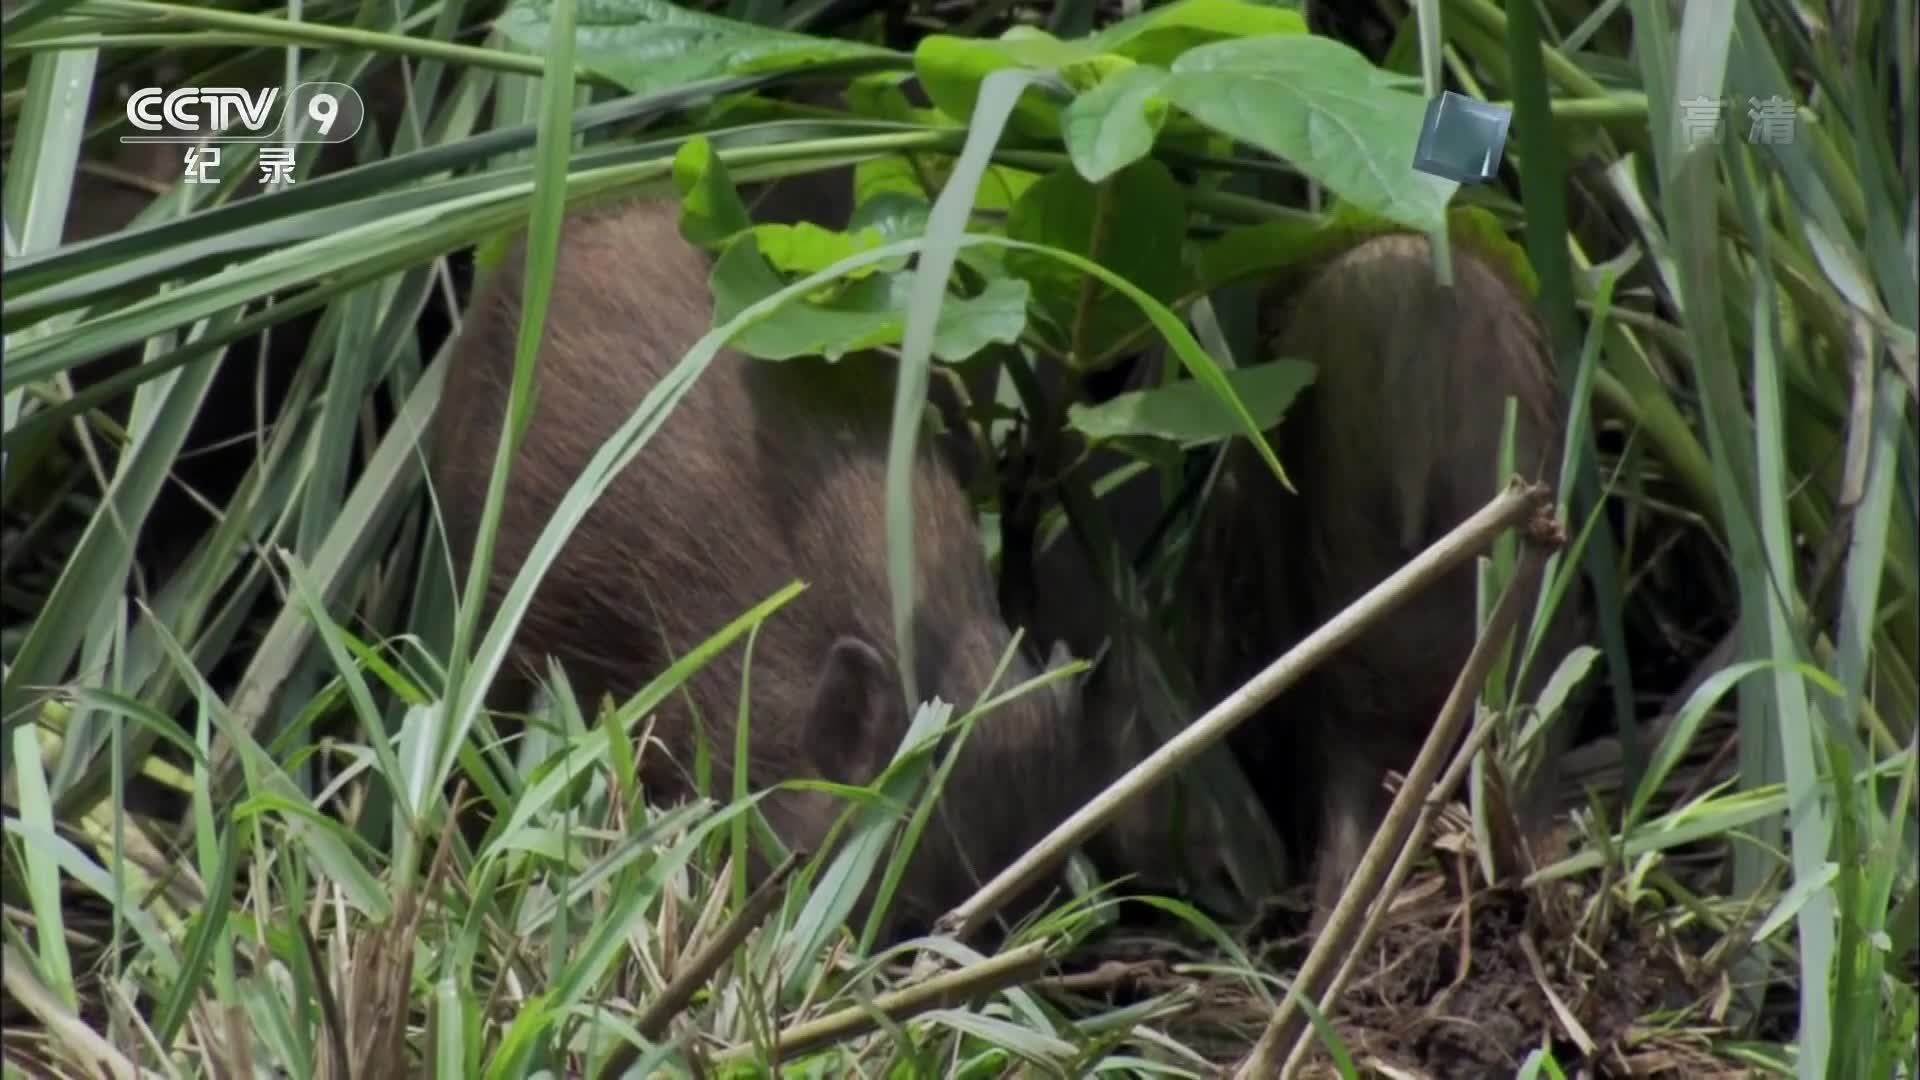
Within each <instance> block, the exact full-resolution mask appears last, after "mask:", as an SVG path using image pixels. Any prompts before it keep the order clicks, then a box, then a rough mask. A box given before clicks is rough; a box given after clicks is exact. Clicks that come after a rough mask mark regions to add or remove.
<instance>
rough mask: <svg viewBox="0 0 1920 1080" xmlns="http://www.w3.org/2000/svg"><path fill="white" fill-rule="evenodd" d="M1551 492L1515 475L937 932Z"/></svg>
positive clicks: (1023, 882)
mask: <svg viewBox="0 0 1920 1080" xmlns="http://www.w3.org/2000/svg"><path fill="white" fill-rule="evenodd" d="M1551 495H1552V492H1551V489H1549V488H1548V487H1547V486H1546V485H1544V484H1532V485H1528V484H1525V483H1523V482H1521V481H1520V480H1518V479H1517V478H1516V479H1515V480H1513V481H1511V482H1509V483H1508V485H1507V488H1506V490H1505V491H1502V492H1501V493H1500V494H1499V495H1496V496H1495V497H1494V498H1493V501H1491V502H1489V503H1488V504H1487V505H1486V506H1485V507H1483V508H1482V509H1481V510H1480V511H1479V512H1478V513H1476V514H1474V515H1473V516H1472V517H1470V518H1468V519H1467V520H1466V521H1464V522H1462V523H1461V524H1460V526H1459V527H1458V528H1456V529H1454V530H1453V531H1452V532H1450V533H1448V534H1447V535H1445V536H1443V537H1441V538H1440V539H1439V540H1437V541H1435V542H1434V543H1433V545H1432V546H1431V547H1428V548H1427V549H1426V550H1425V551H1423V552H1421V553H1420V554H1419V555H1417V556H1415V557H1414V559H1413V560H1412V561H1411V562H1409V563H1407V564H1406V565H1405V566H1403V567H1401V568H1400V569H1399V570H1397V571H1395V572H1394V573H1393V574H1392V575H1391V576H1389V577H1388V578H1387V579H1386V580H1385V581H1382V582H1381V583H1380V584H1378V585H1376V586H1374V587H1373V588H1372V589H1371V590H1369V591H1368V592H1367V593H1366V594H1365V595H1363V596H1361V597H1360V598H1359V599H1358V600H1355V601H1354V602H1353V603H1352V604H1350V605H1348V606H1347V608H1346V609H1345V610H1344V611H1342V612H1340V613H1339V614H1338V615H1335V616H1334V617H1333V618H1332V619H1329V620H1328V621H1327V622H1326V623H1325V624H1324V625H1322V626H1321V627H1320V628H1319V629H1318V630H1315V631H1314V632H1313V633H1312V634H1309V635H1308V636H1307V637H1306V638H1305V639H1303V640H1302V641H1301V642H1300V643H1299V644H1297V645H1295V646H1294V647H1293V648H1291V649H1289V650H1287V652H1286V653H1285V654H1284V655H1282V656H1281V657H1280V658H1279V659H1278V660H1275V661H1274V662H1273V663H1272V664H1270V665H1268V666H1267V668H1266V670H1264V671H1262V672H1261V673H1260V674H1258V675H1256V676H1254V677H1253V679H1252V680H1251V681H1249V682H1248V683H1247V684H1246V685H1245V686H1242V687H1241V688H1240V689H1238V690H1236V691H1234V692H1233V693H1232V694H1229V695H1228V696H1227V697H1226V699H1225V700H1223V701H1221V702H1220V704H1218V705H1215V706H1214V707H1213V708H1212V709H1210V710H1208V712H1207V713H1206V715H1204V716H1202V717H1201V718H1200V719H1198V720H1196V721H1194V722H1193V723H1192V724H1191V725H1189V726H1188V727H1187V729H1186V730H1184V731H1182V732H1180V734H1178V735H1175V736H1174V737H1173V738H1171V739H1168V740H1167V741H1166V742H1165V743H1164V744H1162V745H1161V747H1160V749H1158V750H1156V751H1154V752H1153V753H1152V754H1150V755H1148V757H1147V758H1146V760H1144V761H1142V762H1140V763H1139V764H1138V765H1135V766H1134V767H1133V768H1132V769H1129V770H1128V771H1127V773H1126V775H1124V776H1122V777H1120V778H1119V779H1118V780H1115V781H1114V782H1113V783H1112V784H1110V785H1108V786H1107V789H1106V790H1105V791H1103V792H1101V793H1100V794H1099V795H1098V796H1096V797H1095V798H1094V799H1093V800H1092V801H1091V802H1089V803H1087V805H1085V806H1083V807H1081V808H1080V809H1079V811H1077V812H1076V813H1074V814H1073V816H1071V817H1069V818H1067V820H1066V821H1063V822H1061V823H1060V825H1059V826H1057V827H1056V828H1055V829H1054V830H1053V831H1052V832H1051V833H1049V834H1047V836H1046V838H1045V839H1043V840H1041V841H1040V842H1039V843H1037V844H1035V845H1034V846H1033V847H1032V848H1031V849H1029V850H1028V851H1027V853H1026V854H1025V855H1022V856H1021V857H1020V858H1019V859H1017V860H1015V861H1014V863H1013V865H1011V866H1009V867H1007V868H1006V869H1005V870H1002V871H1001V872H1000V874H999V876H997V877H995V878H994V879H993V880H992V881H989V882H988V883H987V884H986V885H984V886H982V887H981V888H980V890H979V891H978V892H976V893H974V894H973V896H971V897H969V898H968V899H967V901H966V902H965V903H963V904H961V905H960V906H959V907H957V908H954V909H953V910H952V911H950V912H948V913H947V914H946V915H945V916H943V917H942V918H941V919H940V923H939V926H938V932H943V933H948V934H951V935H953V936H954V937H956V938H961V939H965V938H966V937H967V936H969V935H971V934H972V933H974V932H975V931H976V930H978V929H979V928H980V926H981V924H982V923H984V922H985V921H986V920H987V919H989V918H991V917H992V916H993V914H994V913H995V912H997V911H999V910H1000V908H1001V907H1002V906H1003V905H1004V904H1006V903H1007V901H1008V900H1010V899H1011V898H1012V897H1015V896H1018V895H1020V894H1021V893H1022V892H1024V891H1025V890H1026V889H1028V888H1029V887H1031V886H1033V885H1034V884H1036V883H1037V882H1038V881H1039V880H1040V879H1041V877H1042V876H1043V875H1045V874H1046V873H1047V872H1048V871H1049V870H1051V869H1052V868H1053V867H1054V866H1056V865H1058V864H1059V862H1060V860H1062V859H1064V858H1066V857H1067V855H1068V854H1069V853H1071V852H1072V851H1073V850H1074V849H1076V848H1078V847H1079V846H1080V845H1082V844H1084V843H1085V842H1086V841H1087V840H1088V838H1090V837H1092V836H1093V835H1094V834H1095V833H1097V832H1099V831H1100V830H1101V829H1102V828H1103V827H1105V826H1106V825H1107V824H1108V823H1109V822H1111V821H1112V820H1113V818H1114V816H1115V815H1116V814H1118V813H1119V811H1120V808H1121V807H1122V806H1124V805H1126V804H1127V803H1128V802H1129V801H1131V800H1133V799H1135V798H1138V797H1139V796H1140V795H1141V794H1143V793H1145V792H1147V791H1149V790H1151V789H1153V788H1154V787H1156V786H1158V785H1159V784H1161V783H1162V782H1164V781H1165V780H1166V779H1167V778H1168V777H1170V776H1172V775H1173V774H1174V773H1175V772H1177V771H1178V770H1179V769H1180V768H1181V767H1183V766H1185V765H1186V764H1187V763H1188V762H1189V761H1191V760H1193V759H1194V758H1195V757H1198V756H1199V755H1200V754H1201V753H1202V752H1203V751H1205V750H1206V749H1208V748H1209V747H1211V746H1213V744H1215V743H1217V742H1219V741H1220V740H1221V739H1223V738H1225V737H1226V736H1227V734H1228V733H1229V732H1231V731H1232V730H1233V729H1234V728H1235V727H1236V726H1238V725H1239V724H1240V723H1241V721H1243V720H1245V719H1246V718H1247V717H1249V716H1251V715H1253V713H1254V712H1256V711H1258V710H1259V709H1260V707H1261V706H1263V705H1265V704H1266V703H1267V702H1269V701H1272V700H1273V699H1274V698H1275V697H1276V696H1278V695H1279V694H1280V693H1281V692H1282V691H1284V690H1285V689H1287V687H1289V686H1292V685H1293V684H1294V683H1295V682H1298V681H1299V680H1300V678H1301V677H1302V676H1304V675H1306V674H1307V673H1308V672H1309V671H1312V670H1313V669H1314V668H1316V667H1318V666H1319V665H1320V664H1321V663H1322V662H1324V661H1325V660H1326V658H1327V657H1328V656H1330V655H1332V654H1333V653H1334V652H1335V651H1336V650H1338V649H1339V648H1341V647H1342V646H1344V645H1346V644H1347V643H1348V642H1350V641H1352V640H1353V639H1354V638H1355V637H1358V636H1359V635H1360V633H1361V632H1362V631H1364V630H1366V629H1367V627H1369V626H1371V625H1372V624H1374V623H1376V622H1378V621H1379V620H1380V619H1382V618H1384V617H1385V616H1387V615H1389V614H1391V613H1392V612H1393V611H1395V610H1396V609H1398V608H1399V607H1400V605H1402V604H1404V603H1406V602H1407V601H1408V600H1411V599H1412V598H1413V597H1414V596H1416V595H1418V594H1419V593H1420V591H1421V590H1422V589H1425V588H1427V587H1428V586H1429V585H1431V584H1433V583H1434V582H1435V581H1437V580H1439V579H1440V578H1442V577H1444V576H1445V575H1446V574H1447V573H1448V572H1449V571H1451V570H1453V569H1454V568H1455V567H1457V566H1458V565H1460V564H1461V563H1463V562H1465V561H1466V560H1468V559H1470V558H1472V557H1473V556H1474V555H1476V554H1478V553H1479V552H1481V551H1483V550H1485V549H1486V547H1487V546H1488V545H1490V544H1491V543H1492V542H1493V540H1494V538H1496V537H1498V536H1499V535H1500V534H1501V533H1502V532H1505V531H1506V530H1507V529H1509V528H1512V527H1513V526H1515V525H1519V524H1521V523H1523V522H1525V521H1527V520H1529V519H1530V518H1532V517H1533V516H1534V515H1536V514H1539V513H1541V512H1542V511H1544V510H1545V509H1546V508H1547V506H1548V505H1549V500H1550V499H1551Z"/></svg>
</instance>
